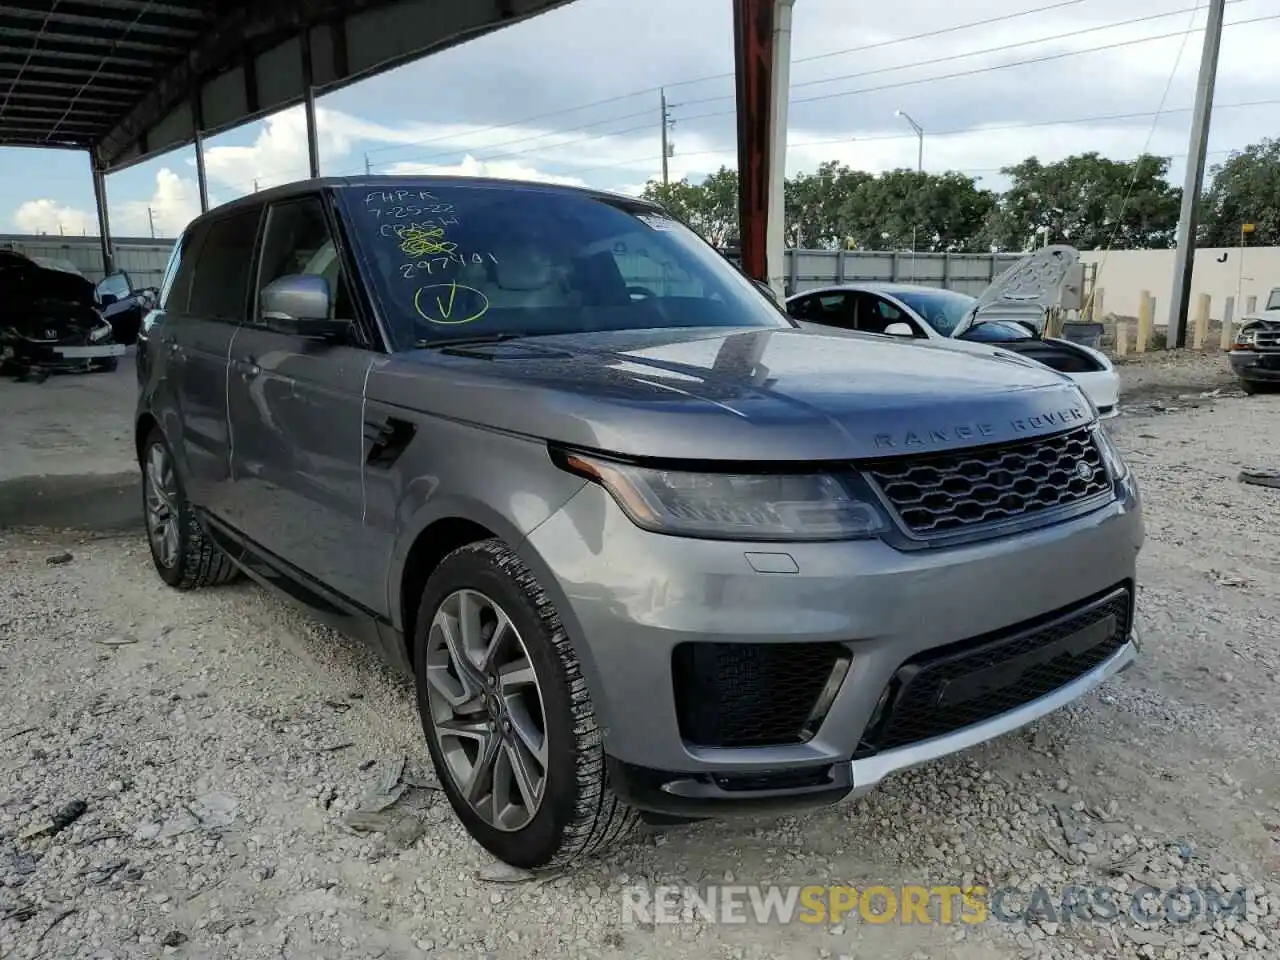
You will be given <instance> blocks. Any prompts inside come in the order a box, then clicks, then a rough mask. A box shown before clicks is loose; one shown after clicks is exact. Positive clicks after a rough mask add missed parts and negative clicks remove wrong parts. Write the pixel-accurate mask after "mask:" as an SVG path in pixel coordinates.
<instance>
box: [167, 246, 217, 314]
mask: <svg viewBox="0 0 1280 960" xmlns="http://www.w3.org/2000/svg"><path fill="white" fill-rule="evenodd" d="M207 231H208V227H207V226H206V225H204V224H201V225H199V226H196V227H192V228H191V229H189V230H187V231H185V232H184V233H183V234H182V236H181V237H179V238H178V241H177V243H175V244H174V245H173V252H172V253H170V254H169V263H168V265H167V266H166V267H165V268H164V279H163V280H161V281H160V309H161V310H165V311H167V312H169V313H186V312H187V302H188V301H189V300H190V299H191V278H192V276H194V275H195V260H196V256H197V255H198V254H199V253H200V242H201V241H202V240H203V239H204V235H205V233H206V232H207Z"/></svg>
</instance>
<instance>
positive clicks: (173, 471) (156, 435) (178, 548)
mask: <svg viewBox="0 0 1280 960" xmlns="http://www.w3.org/2000/svg"><path fill="white" fill-rule="evenodd" d="M140 466H141V468H142V512H143V518H144V520H145V522H146V526H147V545H148V546H149V547H150V548H151V562H152V563H153V564H155V568H156V572H157V573H159V574H160V579H161V580H163V581H164V582H165V583H167V584H168V585H169V586H171V587H173V588H175V589H177V590H194V589H196V588H197V587H211V586H216V585H217V584H222V583H229V582H231V581H232V580H234V579H235V578H236V577H237V576H238V575H239V573H240V570H239V568H238V567H236V565H235V564H234V563H232V562H231V559H230V558H229V557H228V556H227V555H226V554H225V553H223V551H222V549H221V548H220V547H218V546H217V544H215V543H214V542H213V541H212V540H210V539H209V538H208V536H207V535H206V534H205V532H204V529H203V528H202V527H201V526H200V522H199V521H198V520H197V519H196V516H195V511H193V510H192V509H191V505H190V504H189V503H188V502H187V498H186V495H185V494H184V493H183V491H182V481H181V480H180V479H179V477H178V472H177V468H176V465H175V463H174V459H173V453H172V451H170V449H169V444H168V442H167V441H166V440H165V438H164V434H162V433H161V432H160V430H159V428H158V427H156V428H152V430H151V432H150V433H149V434H148V435H147V439H146V442H145V443H144V444H143V447H142V461H141V464H140ZM157 483H158V484H159V485H160V486H161V487H163V488H164V489H163V491H161V492H162V493H163V496H160V497H155V498H153V492H154V491H155V489H156V485H157ZM160 508H164V511H163V516H159V515H158V513H159V512H160ZM170 516H172V517H173V519H174V524H173V527H172V531H171V532H170V530H169V527H168V524H167V520H168V518H169V517H170ZM170 538H171V539H170Z"/></svg>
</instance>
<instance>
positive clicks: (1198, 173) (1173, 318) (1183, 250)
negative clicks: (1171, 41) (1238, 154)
mask: <svg viewBox="0 0 1280 960" xmlns="http://www.w3.org/2000/svg"><path fill="white" fill-rule="evenodd" d="M1225 10H1226V0H1209V22H1208V23H1207V24H1206V25H1205V30H1204V50H1203V52H1202V53H1201V54H1200V76H1199V77H1198V78H1197V79H1196V100H1195V106H1194V108H1193V112H1192V114H1191V145H1190V147H1188V149H1187V173H1186V178H1185V180H1184V182H1183V185H1182V213H1181V215H1180V216H1179V217H1178V245H1177V247H1176V248H1175V249H1174V252H1173V290H1172V292H1171V293H1170V295H1169V327H1168V332H1167V333H1166V335H1165V347H1166V349H1173V348H1175V347H1185V346H1186V345H1187V313H1188V312H1189V311H1190V309H1191V273H1192V270H1193V269H1194V267H1195V256H1196V225H1197V224H1196V214H1197V213H1198V212H1199V207H1200V185H1201V183H1202V182H1203V180H1204V165H1205V155H1206V154H1207V153H1208V150H1209V120H1210V117H1211V115H1212V113H1213V85H1214V82H1215V81H1216V80H1217V78H1218V51H1219V49H1220V48H1221V46H1222V17H1223V13H1224V12H1225Z"/></svg>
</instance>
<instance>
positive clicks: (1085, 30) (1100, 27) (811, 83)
mask: <svg viewBox="0 0 1280 960" xmlns="http://www.w3.org/2000/svg"><path fill="white" fill-rule="evenodd" d="M1227 2H1228V3H1229V4H1231V3H1245V2H1247V0H1227ZM1202 9H1204V8H1203V7H1201V6H1194V7H1186V8H1185V9H1182V10H1170V11H1169V12H1168V13H1154V14H1148V15H1147V16H1142V17H1134V18H1133V19H1131V20H1120V21H1117V22H1115V23H1104V24H1097V25H1095V26H1092V27H1082V28H1080V29H1078V30H1070V31H1068V32H1066V33H1057V34H1054V35H1053V36H1050V37H1036V38H1033V39H1031V40H1018V41H1016V42H1014V43H1005V44H1001V45H1000V46H997V47H986V48H984V49H982V50H970V51H966V52H965V53H953V54H949V55H948V56H945V57H931V58H930V59H929V63H930V65H932V64H936V63H950V62H954V61H956V60H967V59H968V58H969V57H981V56H986V55H988V54H992V53H1003V52H1004V51H1005V50H1012V49H1014V48H1016V47H1031V46H1035V45H1036V44H1040V43H1052V42H1054V41H1055V40H1069V39H1071V38H1072V37H1082V36H1084V35H1086V34H1090V33H1101V32H1102V31H1104V30H1118V29H1119V28H1121V27H1131V26H1135V25H1137V24H1139V23H1150V22H1151V21H1152V20H1163V19H1165V18H1167V17H1176V16H1179V15H1181V14H1184V13H1191V14H1194V13H1195V12H1196V11H1198V10H1202ZM1191 29H1192V28H1190V27H1188V28H1187V32H1190V31H1191ZM918 66H920V64H919V63H905V64H895V65H893V66H888V67H876V68H875V69H872V70H861V71H859V72H857V73H846V74H842V75H840V76H838V77H820V78H818V79H816V80H805V81H803V82H801V83H793V84H791V89H792V90H796V89H799V88H801V87H815V86H818V85H820V84H824V83H837V82H839V81H841V80H857V79H860V78H862V77H873V76H876V75H878V74H882V73H892V72H893V71H895V70H906V69H909V68H911V67H918ZM733 96H734V95H733V94H728V95H726V96H718V97H699V98H698V99H696V100H686V101H685V102H684V104H683V106H686V107H689V106H694V105H696V104H699V103H715V102H717V101H720V100H731V99H733Z"/></svg>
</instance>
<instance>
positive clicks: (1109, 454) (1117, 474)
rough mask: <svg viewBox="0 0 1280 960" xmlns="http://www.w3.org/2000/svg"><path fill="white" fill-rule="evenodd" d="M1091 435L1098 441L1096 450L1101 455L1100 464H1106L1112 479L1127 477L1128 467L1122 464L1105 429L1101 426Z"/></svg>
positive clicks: (1122, 458)
mask: <svg viewBox="0 0 1280 960" xmlns="http://www.w3.org/2000/svg"><path fill="white" fill-rule="evenodd" d="M1093 435H1094V438H1095V439H1096V440H1097V441H1098V450H1099V452H1100V453H1101V454H1102V462H1103V463H1104V464H1106V466H1107V470H1109V471H1110V472H1111V476H1112V478H1113V479H1115V480H1123V479H1124V478H1125V477H1127V476H1128V475H1129V465H1128V464H1127V463H1125V462H1124V457H1122V456H1120V451H1119V450H1117V449H1116V445H1115V443H1114V442H1113V441H1112V439H1111V435H1110V434H1109V433H1107V431H1106V428H1105V427H1101V426H1098V427H1095V428H1094V431H1093Z"/></svg>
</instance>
